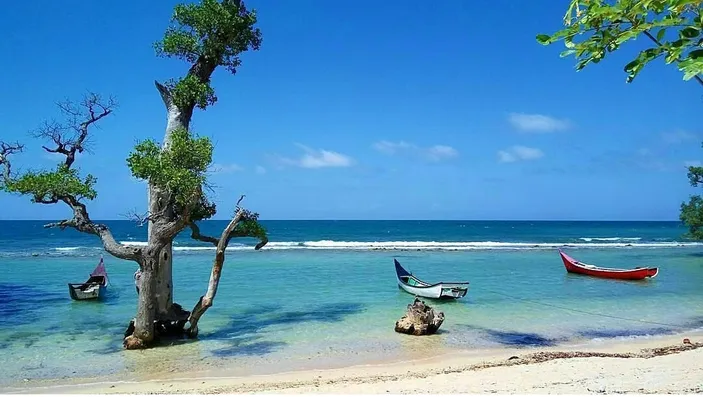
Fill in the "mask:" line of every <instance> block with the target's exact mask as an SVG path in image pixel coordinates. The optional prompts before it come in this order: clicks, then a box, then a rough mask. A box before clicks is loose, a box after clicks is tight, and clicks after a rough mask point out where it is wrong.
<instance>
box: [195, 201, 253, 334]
mask: <svg viewBox="0 0 703 397" xmlns="http://www.w3.org/2000/svg"><path fill="white" fill-rule="evenodd" d="M243 198H244V196H242V197H241V198H240V199H239V201H237V213H236V215H235V216H234V218H233V219H232V220H231V221H230V222H229V224H228V225H227V227H225V229H224V230H223V231H222V234H221V235H220V238H219V239H217V241H218V242H217V249H216V251H215V260H214V261H213V264H212V272H210V282H209V283H208V287H207V292H205V295H204V296H201V297H200V299H199V300H198V303H196V304H195V307H194V308H193V310H192V311H191V312H190V316H189V317H188V323H190V326H189V327H188V331H187V332H188V336H189V337H191V338H195V337H196V336H198V321H199V320H200V317H202V315H203V314H205V311H207V309H208V308H210V307H211V306H212V302H213V300H214V299H215V295H216V294H217V287H218V286H219V284H220V275H221V274H222V266H223V265H224V263H225V250H226V249H227V244H228V243H229V238H228V237H229V235H231V234H232V231H234V229H236V227H237V224H238V223H239V221H240V220H241V219H242V216H243V215H244V210H243V209H241V208H240V207H239V203H240V202H241V201H242V199H243ZM191 228H192V227H191Z"/></svg>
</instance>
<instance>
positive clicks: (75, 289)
mask: <svg viewBox="0 0 703 397" xmlns="http://www.w3.org/2000/svg"><path fill="white" fill-rule="evenodd" d="M106 290H107V271H106V270H105V264H104V263H103V258H102V256H101V257H100V263H98V266H96V267H95V269H93V272H92V273H90V277H89V278H88V280H87V281H86V282H84V283H81V284H71V283H69V284H68V293H69V294H71V299H73V300H77V301H82V300H89V299H100V298H102V297H103V296H104V295H105V291H106Z"/></svg>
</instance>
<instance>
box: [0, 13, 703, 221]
mask: <svg viewBox="0 0 703 397" xmlns="http://www.w3.org/2000/svg"><path fill="white" fill-rule="evenodd" d="M176 3H177V2H175V1H139V2H138V1H125V2H95V3H93V2H90V3H87V2H85V1H82V0H66V1H62V2H48V1H25V2H13V3H12V4H11V5H8V6H6V7H4V8H3V12H2V13H1V14H0V25H2V26H3V27H4V32H3V40H1V41H0V52H2V53H3V54H4V62H3V66H2V71H3V72H2V73H0V87H2V91H3V95H2V96H0V119H1V120H2V130H1V131H0V139H4V140H22V141H23V142H25V143H26V144H27V146H28V150H27V152H25V153H24V154H22V155H20V156H19V157H16V158H15V164H16V166H18V167H19V166H21V167H22V168H25V169H26V168H40V167H47V166H52V165H53V162H54V161H55V159H52V158H51V156H49V155H47V154H45V153H42V151H41V149H40V146H41V144H42V142H40V141H37V140H35V139H33V138H31V137H30V136H29V135H28V132H29V131H31V130H32V129H34V128H36V127H38V126H39V124H40V123H41V122H42V121H43V120H45V119H50V118H52V117H56V116H57V112H56V108H55V106H54V103H55V102H56V101H58V100H61V99H64V98H66V97H68V98H79V97H80V96H81V95H82V94H83V93H84V92H86V90H92V91H95V92H99V93H101V94H104V95H109V94H112V95H114V96H116V97H117V99H118V100H119V102H120V108H119V109H118V111H117V112H116V113H115V114H114V116H111V117H109V118H108V119H106V120H104V123H102V125H101V128H100V129H99V130H95V131H93V132H94V137H93V145H92V150H93V154H91V155H84V156H81V157H80V159H79V162H78V164H79V165H80V167H81V169H82V170H89V171H90V172H92V173H93V174H94V175H96V176H97V177H98V189H99V196H98V198H97V199H96V200H95V201H94V202H91V203H90V204H89V209H90V211H91V216H92V217H93V218H94V219H120V218H121V215H122V214H124V213H126V212H127V211H129V210H144V209H145V199H146V191H145V187H144V185H143V184H140V183H139V182H137V181H135V180H134V179H132V177H131V176H130V173H129V170H128V169H127V167H126V164H125V158H126V156H127V154H128V153H129V151H130V150H131V148H132V147H133V145H134V143H135V142H136V140H137V139H144V138H156V139H161V138H162V137H163V129H164V126H165V121H166V120H165V117H166V115H165V110H164V109H163V105H162V103H161V101H160V99H159V96H158V94H157V92H156V90H155V89H154V85H153V81H154V79H158V80H160V81H164V80H166V79H168V78H171V77H176V76H181V75H182V74H183V73H185V71H186V70H187V68H188V65H186V64H184V63H181V62H179V61H176V60H166V59H160V58H157V57H156V56H155V54H154V51H153V48H152V43H153V42H154V41H156V40H158V39H159V38H160V37H161V36H162V34H163V31H164V29H165V27H166V26H167V24H168V20H169V17H170V14H171V11H172V8H173V5H175V4H176ZM567 3H568V2H567V1H566V0H560V1H555V0H550V1H546V0H542V1H532V2H527V1H515V0H493V1H466V0H446V1H442V2H435V3H430V2H426V1H417V0H402V1H401V0H389V1H383V2H377V1H374V2H372V1H353V2H352V1H346V0H345V1H342V0H339V1H326V0H301V1H275V2H274V1H270V0H269V1H264V0H256V1H255V0H251V1H249V2H248V3H247V5H248V6H250V7H254V8H256V9H257V11H258V13H259V27H260V28H261V30H262V33H263V45H262V47H261V50H260V51H258V52H252V53H247V54H245V55H244V56H243V65H242V66H241V67H240V69H239V72H238V73H237V75H236V76H231V75H228V74H227V73H226V72H225V71H224V70H222V71H218V72H216V73H215V76H214V79H213V83H214V87H215V89H216V90H217V95H218V98H219V101H218V103H217V104H216V105H215V106H214V107H212V108H210V109H208V110H207V111H206V112H202V111H196V113H195V115H194V122H193V128H194V129H195V130H196V131H197V132H198V133H200V134H203V135H208V136H210V137H212V138H213V140H214V142H215V144H216V148H215V163H216V166H215V168H214V169H213V175H212V181H213V183H214V184H215V185H216V186H217V188H216V191H215V193H214V198H215V200H216V202H217V203H218V204H219V205H220V214H219V215H218V218H225V217H227V216H228V215H229V214H230V213H231V208H232V205H233V203H234V202H235V201H236V198H237V197H238V195H239V194H241V193H245V194H247V200H246V205H247V206H248V207H249V208H251V209H253V210H255V211H258V212H260V213H261V216H262V218H263V219H548V220H551V219H589V220H601V219H612V220H630V219H636V220H637V219H642V220H675V219H677V218H678V209H679V205H680V203H681V201H682V200H685V199H687V197H688V196H689V195H690V194H692V193H695V192H696V190H695V189H693V188H691V187H690V186H689V185H688V181H687V179H686V169H685V164H686V163H687V162H695V161H698V160H699V159H700V158H701V154H702V153H703V152H702V151H701V144H700V142H701V141H702V140H703V134H701V132H702V131H700V129H699V128H698V126H697V125H696V124H695V123H696V121H697V118H696V117H695V115H696V114H699V113H700V106H701V98H702V97H701V92H700V87H699V86H697V85H696V84H695V83H693V82H684V81H682V79H681V74H680V73H679V72H678V71H677V70H676V69H675V68H674V67H672V66H667V65H663V63H657V64H654V65H651V66H649V67H647V68H646V69H645V70H644V71H643V72H642V73H641V75H640V76H639V77H638V78H637V79H636V80H635V82H634V83H632V84H626V83H625V77H626V76H625V73H624V72H623V71H622V67H623V65H625V63H627V62H628V61H629V59H630V58H631V57H632V56H633V54H635V52H636V51H638V50H639V49H640V48H642V46H644V45H646V43H643V42H634V43H632V44H631V45H628V46H626V47H624V48H623V50H622V53H620V54H615V55H612V56H609V57H608V58H607V59H606V60H605V61H603V62H601V63H600V64H598V65H592V66H591V67H589V68H587V70H584V71H581V72H578V73H577V72H575V70H574V61H573V60H571V59H560V58H559V56H558V54H559V52H561V51H562V47H561V44H559V45H555V46H551V47H543V46H541V45H539V44H537V43H536V41H535V35H536V34H538V33H545V32H546V33H548V32H551V31H553V30H555V29H558V28H559V27H560V23H561V18H562V16H563V13H564V11H565V7H566V6H567ZM88 4H90V5H88ZM0 206H2V208H3V211H2V212H1V213H0V219H54V218H61V217H65V216H67V215H68V212H67V209H66V208H64V207H62V206H44V205H33V204H31V203H29V200H28V199H27V198H23V197H14V196H8V195H2V196H0Z"/></svg>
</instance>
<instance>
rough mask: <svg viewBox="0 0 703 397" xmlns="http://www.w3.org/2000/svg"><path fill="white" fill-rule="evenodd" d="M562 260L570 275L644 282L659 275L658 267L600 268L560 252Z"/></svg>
mask: <svg viewBox="0 0 703 397" xmlns="http://www.w3.org/2000/svg"><path fill="white" fill-rule="evenodd" d="M559 255H561V260H562V261H563V262H564V267H566V271H567V272H569V273H578V274H585V275H587V276H594V277H601V278H615V279H619V280H642V279H645V278H647V277H650V278H654V277H656V276H657V274H658V273H659V268H656V267H636V268H634V269H611V268H606V267H598V266H593V265H589V264H586V263H583V262H579V261H577V260H576V259H574V258H572V257H570V256H569V255H566V254H565V253H563V252H562V251H561V250H559Z"/></svg>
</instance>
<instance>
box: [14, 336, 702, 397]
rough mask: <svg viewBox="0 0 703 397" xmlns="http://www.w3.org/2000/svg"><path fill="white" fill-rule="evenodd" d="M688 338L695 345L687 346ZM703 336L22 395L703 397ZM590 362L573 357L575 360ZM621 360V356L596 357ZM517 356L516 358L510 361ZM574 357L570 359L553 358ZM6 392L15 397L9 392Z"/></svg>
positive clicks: (177, 377) (31, 390) (47, 389)
mask: <svg viewBox="0 0 703 397" xmlns="http://www.w3.org/2000/svg"><path fill="white" fill-rule="evenodd" d="M683 338H688V339H690V341H691V342H692V344H684V343H683V342H682V341H683ZM702 342H703V334H701V333H689V334H685V335H677V336H670V337H662V338H653V339H639V340H637V339H636V340H630V341H617V342H611V343H608V344H603V345H591V346H588V347H584V346H581V347H578V348H576V347H572V348H567V347H563V346H562V347H555V348H547V349H544V348H539V349H504V350H501V351H500V352H497V351H492V352H486V354H478V355H477V354H475V353H476V352H474V353H467V352H464V353H456V354H450V355H445V356H439V357H433V358H431V359H426V360H421V361H407V362H397V363H388V364H384V365H367V366H355V367H350V368H340V369H329V370H316V371H301V372H289V373H282V374H275V375H265V376H249V377H228V376H226V370H225V371H223V372H222V373H218V374H217V375H215V374H210V375H202V374H198V375H193V376H192V377H188V374H178V375H174V376H173V377H171V378H159V379H152V380H147V381H140V382H101V383H94V382H93V383H86V384H72V385H63V386H59V385H56V386H47V387H31V388H27V389H23V390H14V392H21V393H91V394H95V393H118V394H129V393H168V394H173V393H189V394H204V393H287V394H291V393H334V394H349V393H351V394H378V393H391V394H406V393H432V394H447V393H452V394H453V393H520V394H525V393H539V394H565V393H571V394H573V393H579V394H583V393H586V394H588V393H662V394H664V393H703V349H701V347H703V343H702ZM579 355H581V356H589V357H573V356H579ZM597 355H610V356H613V355H621V356H628V358H624V357H598V356H597ZM513 356H518V357H519V358H517V359H516V358H513V359H512V360H510V359H509V358H510V357H513ZM558 357H573V358H558ZM6 392H13V391H11V390H6Z"/></svg>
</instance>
